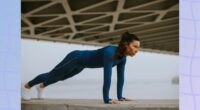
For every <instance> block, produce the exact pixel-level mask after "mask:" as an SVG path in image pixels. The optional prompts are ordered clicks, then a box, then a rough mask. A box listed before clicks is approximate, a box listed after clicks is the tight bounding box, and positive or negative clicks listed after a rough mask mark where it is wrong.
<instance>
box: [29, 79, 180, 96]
mask: <svg viewBox="0 0 200 110" xmlns="http://www.w3.org/2000/svg"><path fill="white" fill-rule="evenodd" d="M102 85H103V82H102V81H101V80H82V79H81V80H79V79H70V80H65V81H63V82H58V83H56V84H53V85H51V86H48V87H47V88H46V90H45V92H46V97H47V98H64V99H65V98H75V99H101V98H102ZM123 94H124V96H125V97H129V98H132V99H178V85H173V84H171V82H170V81H147V80H143V81H141V80H140V81H126V82H125V86H124V93H123ZM32 96H33V97H36V90H35V88H33V89H32ZM110 98H116V81H112V85H111V89H110Z"/></svg>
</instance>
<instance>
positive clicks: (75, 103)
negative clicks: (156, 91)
mask: <svg viewBox="0 0 200 110" xmlns="http://www.w3.org/2000/svg"><path fill="white" fill-rule="evenodd" d="M21 104H22V106H21V108H22V109H21V110H178V109H179V104H178V100H135V101H130V102H122V103H121V104H104V103H103V102H102V100H97V99H45V100H37V99H33V100H30V101H22V103H21Z"/></svg>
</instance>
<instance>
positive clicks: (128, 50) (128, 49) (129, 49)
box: [125, 40, 140, 57]
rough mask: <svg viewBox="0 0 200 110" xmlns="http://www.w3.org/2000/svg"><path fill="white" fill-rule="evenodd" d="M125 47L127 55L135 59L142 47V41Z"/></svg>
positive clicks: (133, 42) (135, 41)
mask: <svg viewBox="0 0 200 110" xmlns="http://www.w3.org/2000/svg"><path fill="white" fill-rule="evenodd" d="M125 47H126V52H125V54H126V55H128V56H131V57H133V56H134V55H135V54H136V53H137V52H138V48H139V47H140V41H137V40H134V41H132V42H130V43H129V44H126V45H125Z"/></svg>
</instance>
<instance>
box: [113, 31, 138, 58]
mask: <svg viewBox="0 0 200 110" xmlns="http://www.w3.org/2000/svg"><path fill="white" fill-rule="evenodd" d="M139 47H140V39H139V38H138V37H137V36H136V35H134V34H130V33H129V32H125V33H123V34H122V36H121V40H120V42H119V44H118V47H117V50H116V54H115V58H121V57H123V56H134V55H135V54H136V53H137V52H138V48H139Z"/></svg>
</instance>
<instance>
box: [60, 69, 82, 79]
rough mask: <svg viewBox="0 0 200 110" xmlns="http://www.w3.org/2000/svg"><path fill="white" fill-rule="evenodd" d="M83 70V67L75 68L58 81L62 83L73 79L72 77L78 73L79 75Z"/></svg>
mask: <svg viewBox="0 0 200 110" xmlns="http://www.w3.org/2000/svg"><path fill="white" fill-rule="evenodd" d="M83 69H84V68H83V67H79V68H75V69H74V70H73V71H72V72H71V73H70V74H66V75H64V76H62V77H61V78H60V79H59V80H60V81H63V80H65V79H68V78H70V77H73V76H75V75H77V74H78V73H80V72H81V71H82V70H83Z"/></svg>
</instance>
